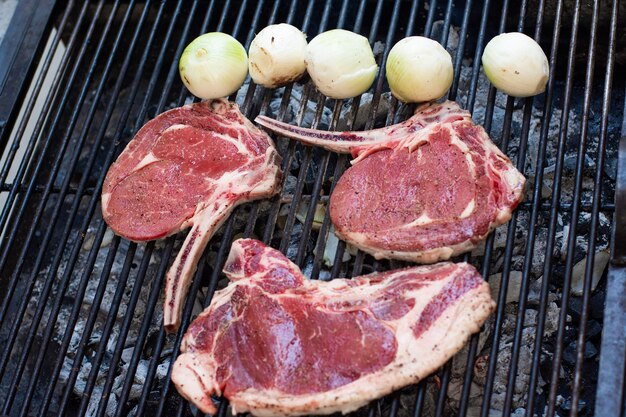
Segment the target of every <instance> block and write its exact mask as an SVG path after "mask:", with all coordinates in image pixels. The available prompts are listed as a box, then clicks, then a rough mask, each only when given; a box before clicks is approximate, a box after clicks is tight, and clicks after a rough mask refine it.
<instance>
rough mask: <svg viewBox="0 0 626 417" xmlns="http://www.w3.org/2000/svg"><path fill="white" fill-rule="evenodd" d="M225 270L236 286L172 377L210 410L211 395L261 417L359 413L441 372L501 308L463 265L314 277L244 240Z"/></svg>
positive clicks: (210, 313) (195, 333)
mask: <svg viewBox="0 0 626 417" xmlns="http://www.w3.org/2000/svg"><path fill="white" fill-rule="evenodd" d="M224 273H225V274H226V275H227V276H228V278H229V279H230V281H231V282H230V284H229V285H228V286H227V287H226V288H225V289H223V290H221V291H218V292H216V293H215V295H214V297H213V300H212V302H211V305H210V306H209V307H208V308H207V309H206V310H205V311H204V312H203V313H202V314H200V316H199V317H198V318H197V319H196V320H195V321H194V322H193V323H192V324H191V325H190V326H189V329H188V330H187V333H186V335H185V337H184V339H183V343H182V347H181V352H182V354H181V355H180V356H179V357H178V359H177V360H176V363H175V364H174V369H173V372H172V379H173V381H174V383H175V384H176V387H177V388H178V391H179V392H180V393H181V394H182V395H183V396H184V397H186V398H187V399H189V400H190V401H192V402H193V403H194V404H195V405H196V406H198V407H199V408H200V409H201V410H202V411H204V412H210V413H215V412H216V409H215V405H214V404H213V402H212V400H211V395H224V396H225V397H226V398H228V399H229V400H230V403H231V406H232V407H233V411H234V412H238V413H239V412H247V411H249V412H251V413H253V414H255V415H260V416H277V415H300V414H311V413H318V414H327V413H332V412H336V411H341V412H344V413H345V412H348V411H351V410H354V409H357V408H359V407H361V406H363V405H365V404H366V403H367V402H369V401H371V400H373V399H375V398H378V397H381V396H383V395H385V394H387V393H389V392H391V391H393V390H395V389H398V388H400V387H403V386H405V385H408V384H411V383H415V382H417V381H419V380H420V379H422V378H424V377H425V376H426V375H428V374H429V373H431V372H432V371H434V370H435V369H437V368H438V367H439V366H441V365H442V364H443V363H444V362H446V361H447V360H448V359H449V358H450V357H451V356H452V355H454V353H456V352H457V351H458V350H459V349H460V348H461V347H462V346H463V344H464V343H465V341H466V340H467V338H468V337H469V335H470V334H471V333H473V332H476V331H478V329H479V328H480V325H481V324H482V323H483V321H484V320H485V319H486V318H487V316H488V315H489V314H490V313H491V311H492V309H493V307H494V303H493V301H492V300H491V296H490V293H489V286H488V285H487V284H486V283H485V282H484V281H483V279H482V277H481V276H480V274H479V273H478V272H477V271H476V269H475V268H474V267H472V266H471V265H469V264H466V263H460V264H452V263H440V264H436V265H431V266H421V267H413V268H406V269H401V270H395V271H389V272H384V273H375V274H370V275H365V276H361V277H357V278H354V279H352V280H348V279H336V280H333V281H330V282H322V281H309V280H307V279H306V278H305V277H304V276H303V275H302V272H301V271H300V270H299V268H298V267H297V266H296V265H294V264H293V263H291V262H290V261H289V260H288V259H287V258H286V257H285V256H284V255H283V254H281V253H280V252H279V251H277V250H275V249H272V248H270V247H268V246H265V245H264V244H263V243H261V242H259V241H256V240H252V239H241V240H237V241H235V242H234V243H233V247H232V249H231V253H230V255H229V257H228V260H227V262H226V266H225V267H224Z"/></svg>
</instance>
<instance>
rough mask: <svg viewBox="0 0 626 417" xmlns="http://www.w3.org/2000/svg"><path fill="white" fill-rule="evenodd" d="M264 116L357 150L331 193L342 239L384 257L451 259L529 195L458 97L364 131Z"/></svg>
mask: <svg viewBox="0 0 626 417" xmlns="http://www.w3.org/2000/svg"><path fill="white" fill-rule="evenodd" d="M256 122H257V123H259V124H260V125H262V126H264V127H266V128H268V129H270V130H272V131H275V132H276V133H278V134H280V135H284V136H286V137H290V138H293V139H296V140H299V141H302V142H304V143H307V144H309V145H314V146H321V147H324V148H326V149H329V150H333V151H336V152H344V153H351V154H352V156H353V157H354V158H355V159H354V160H353V161H352V164H353V166H352V167H350V168H349V169H348V170H346V172H345V173H344V174H343V176H342V177H341V178H340V179H339V181H338V183H337V186H336V187H335V190H334V192H333V194H332V195H331V197H330V217H331V220H332V222H333V224H334V225H335V230H336V233H337V234H338V235H339V236H340V237H341V238H343V239H344V240H346V241H348V242H350V243H352V244H353V245H355V246H357V247H358V248H360V249H362V250H364V251H366V252H368V253H370V254H372V255H374V256H375V257H376V258H394V259H402V260H407V261H414V262H421V263H431V262H436V261H438V260H445V259H449V258H450V257H451V256H454V255H457V254H459V253H462V252H465V251H468V250H471V249H472V248H474V247H475V245H476V244H477V243H478V242H479V241H481V240H482V239H484V238H485V237H486V236H487V234H488V233H489V232H490V231H491V230H493V229H494V228H495V227H497V226H499V225H501V224H503V223H505V222H507V221H508V220H509V219H510V218H511V212H512V210H514V209H515V207H516V206H517V205H518V204H519V202H520V201H521V199H522V192H523V188H524V181H525V179H524V177H523V176H522V174H521V173H520V172H519V171H517V169H515V167H514V166H513V165H512V164H511V161H510V160H509V159H508V158H507V157H506V156H505V155H504V154H503V153H502V152H501V151H500V150H499V149H498V148H497V147H496V146H495V145H494V144H493V143H492V142H491V140H490V139H489V136H488V135H487V133H486V132H485V131H484V129H483V128H482V127H480V126H477V125H475V124H474V123H473V121H472V118H471V115H470V114H469V113H468V112H467V111H465V110H462V109H461V108H460V107H459V106H458V104H456V103H454V102H450V101H446V102H444V103H441V104H427V105H424V106H421V107H419V108H418V109H417V110H416V111H415V114H414V115H413V116H412V117H411V118H409V119H408V120H406V121H405V122H403V123H400V124H397V125H393V126H388V127H385V128H382V129H375V130H370V131H365V132H324V131H319V130H311V129H305V128H300V127H295V126H291V125H288V124H285V123H281V122H277V121H275V120H272V119H270V118H268V117H265V116H259V117H257V119H256Z"/></svg>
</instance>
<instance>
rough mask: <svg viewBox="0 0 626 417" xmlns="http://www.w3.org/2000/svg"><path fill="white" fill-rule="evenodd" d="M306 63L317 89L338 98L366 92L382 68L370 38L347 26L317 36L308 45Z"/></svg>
mask: <svg viewBox="0 0 626 417" xmlns="http://www.w3.org/2000/svg"><path fill="white" fill-rule="evenodd" d="M306 65H307V71H308V72H309V75H310V76H311V79H312V80H313V82H314V83H315V86H316V87H317V89H318V90H319V91H320V92H322V94H324V95H326V96H328V97H331V98H335V99H344V98H350V97H356V96H358V95H359V94H362V93H364V92H365V91H367V89H368V88H370V86H371V85H372V83H373V82H374V78H376V72H377V71H378V65H376V60H375V59H374V53H373V52H372V48H371V47H370V44H369V41H368V40H367V38H365V37H364V36H361V35H357V34H356V33H354V32H350V31H347V30H343V29H333V30H329V31H327V32H324V33H320V34H319V35H317V36H316V37H315V38H313V40H312V41H311V42H309V46H308V48H307V57H306Z"/></svg>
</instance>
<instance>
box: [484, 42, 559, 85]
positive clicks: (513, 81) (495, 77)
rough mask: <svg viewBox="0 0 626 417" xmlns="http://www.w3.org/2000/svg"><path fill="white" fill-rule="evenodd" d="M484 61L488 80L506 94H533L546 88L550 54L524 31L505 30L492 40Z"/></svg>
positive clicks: (488, 45)
mask: <svg viewBox="0 0 626 417" xmlns="http://www.w3.org/2000/svg"><path fill="white" fill-rule="evenodd" d="M482 63H483V69H484V71H485V75H486V76H487V78H489V81H491V83H492V84H493V85H494V86H495V87H496V88H497V89H499V90H502V91H503V92H505V93H506V94H509V95H511V96H515V97H530V96H534V95H537V94H539V93H542V92H543V91H544V90H545V89H546V83H547V82H548V77H549V75H550V67H549V65H548V58H547V57H546V54H545V53H544V52H543V49H541V46H539V44H538V43H537V42H535V40H534V39H532V38H531V37H529V36H527V35H524V34H523V33H519V32H511V33H503V34H502V35H498V36H496V37H495V38H493V39H492V40H490V41H489V43H488V44H487V46H486V47H485V51H484V52H483V57H482Z"/></svg>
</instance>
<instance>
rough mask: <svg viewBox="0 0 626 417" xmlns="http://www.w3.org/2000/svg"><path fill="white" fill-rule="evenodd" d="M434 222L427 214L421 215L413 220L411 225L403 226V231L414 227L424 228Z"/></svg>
mask: <svg viewBox="0 0 626 417" xmlns="http://www.w3.org/2000/svg"><path fill="white" fill-rule="evenodd" d="M433 221H434V219H432V218H431V217H430V216H429V215H428V214H427V213H425V212H424V213H422V214H420V216H419V217H418V218H417V219H415V220H413V221H412V222H411V223H407V224H405V225H403V226H402V229H408V228H411V227H414V226H423V225H425V224H428V223H432V222H433Z"/></svg>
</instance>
